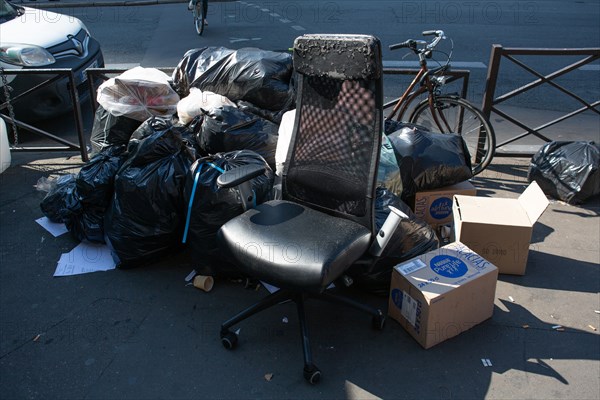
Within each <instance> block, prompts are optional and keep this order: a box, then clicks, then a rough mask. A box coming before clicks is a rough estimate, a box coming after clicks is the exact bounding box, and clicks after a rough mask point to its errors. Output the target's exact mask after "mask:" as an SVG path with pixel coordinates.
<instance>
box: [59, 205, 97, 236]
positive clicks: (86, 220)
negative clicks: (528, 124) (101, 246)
mask: <svg viewBox="0 0 600 400" xmlns="http://www.w3.org/2000/svg"><path fill="white" fill-rule="evenodd" d="M65 225H66V227H67V229H68V230H69V233H70V234H71V236H72V237H73V238H74V239H75V240H78V241H80V242H83V241H84V240H87V241H89V242H96V243H104V209H100V208H96V207H91V208H86V207H85V206H83V207H82V208H81V209H80V212H77V213H72V214H71V215H70V216H69V217H68V218H66V220H65Z"/></svg>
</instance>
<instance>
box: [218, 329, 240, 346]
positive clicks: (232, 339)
mask: <svg viewBox="0 0 600 400" xmlns="http://www.w3.org/2000/svg"><path fill="white" fill-rule="evenodd" d="M237 342H238V336H237V335H236V334H235V333H233V332H231V331H225V332H222V333H221V344H222V345H223V347H225V348H226V349H227V350H233V349H235V346H236V345H237Z"/></svg>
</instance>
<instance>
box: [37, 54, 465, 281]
mask: <svg viewBox="0 0 600 400" xmlns="http://www.w3.org/2000/svg"><path fill="white" fill-rule="evenodd" d="M294 97H295V88H294V79H293V66H292V58H291V55H290V54H289V53H279V52H272V51H265V50H260V49H255V48H244V49H239V50H232V49H227V48H224V47H205V48H199V49H193V50H190V51H188V52H187V53H186V54H185V55H184V57H183V58H182V60H181V61H180V62H179V64H178V65H177V67H176V68H175V70H174V71H173V73H172V76H171V77H169V76H167V75H166V74H165V73H163V72H161V71H159V70H157V69H152V68H142V67H136V68H133V69H131V70H128V71H126V72H124V73H123V74H121V75H119V76H117V77H115V78H111V79H109V80H108V81H106V82H105V83H104V84H102V85H101V86H100V87H99V88H98V92H97V100H98V102H99V104H100V105H99V107H98V108H97V110H96V114H95V118H94V122H93V127H92V135H91V144H92V159H91V160H90V161H89V162H88V163H87V164H85V165H84V166H83V167H82V168H81V170H80V172H79V173H78V174H76V175H75V174H72V175H65V176H62V177H59V178H58V179H54V180H52V181H48V183H49V184H48V185H46V191H48V193H47V195H46V196H45V197H44V199H43V200H42V202H41V204H40V206H41V209H42V211H43V212H44V214H45V215H46V216H48V218H50V219H51V220H53V221H56V222H64V223H65V224H66V226H67V228H68V229H69V231H70V232H71V234H72V236H73V237H74V238H76V239H77V240H88V241H94V242H105V243H106V244H107V245H108V246H109V248H110V249H111V251H112V254H113V257H114V258H115V261H116V262H117V265H118V266H119V267H120V268H130V267H136V266H140V265H144V264H147V263H149V262H152V261H154V260H155V259H156V257H157V256H160V255H166V254H171V253H173V252H176V251H179V250H182V249H184V250H185V252H186V254H187V255H188V256H189V259H190V261H191V263H193V264H194V266H195V268H196V270H197V272H199V273H201V274H203V275H213V276H227V277H238V276H239V275H240V273H239V271H238V270H237V269H236V268H235V267H234V265H233V263H230V262H229V261H228V260H227V257H226V255H224V254H222V253H221V252H220V251H219V249H218V245H217V232H218V230H219V228H220V227H221V226H222V225H223V224H224V223H226V222H227V221H229V220H230V219H232V218H234V217H236V216H238V215H240V214H241V213H242V212H243V211H244V207H243V204H244V202H243V201H242V199H241V195H240V192H239V189H238V188H220V187H219V186H218V185H217V183H216V182H217V178H218V177H219V176H220V175H221V174H222V173H223V172H225V171H228V170H231V169H233V168H236V167H240V166H244V165H260V166H263V167H264V171H265V172H264V173H263V174H262V175H260V176H258V177H256V178H253V179H252V181H251V187H252V191H253V200H254V202H255V203H256V204H259V203H261V202H264V201H267V200H270V199H271V198H274V197H275V196H277V193H280V192H281V190H280V189H279V190H274V181H275V173H274V171H275V170H276V169H277V168H278V170H277V171H278V174H279V175H281V170H282V169H283V168H284V166H285V164H286V160H285V158H286V156H287V148H288V144H289V141H290V138H291V133H292V129H293V122H294V107H295V104H294V100H295V98H294ZM284 115H287V117H286V118H284V117H283V116H284ZM282 122H283V123H282ZM280 132H283V133H284V135H283V139H282V140H281V141H280V140H279V135H280ZM382 135H383V136H382V146H381V151H380V163H379V166H378V171H377V186H378V188H377V197H376V203H375V209H376V210H375V211H376V224H377V226H378V228H379V227H381V225H382V224H383V221H384V220H385V218H386V217H387V216H388V215H389V212H390V211H389V208H388V206H390V205H392V206H394V207H397V208H399V209H400V210H402V211H403V212H404V213H405V214H406V215H407V216H408V218H406V219H404V220H402V221H401V223H400V226H399V227H398V229H397V231H396V232H395V233H394V234H393V236H392V238H391V241H390V243H389V245H388V247H387V248H386V249H385V251H384V254H383V255H382V257H381V258H380V259H378V260H377V262H375V263H374V264H373V265H370V266H369V267H368V268H365V267H364V266H358V265H357V266H354V267H352V269H351V270H350V275H351V276H352V278H353V279H354V281H355V282H356V283H357V285H359V286H360V287H363V288H365V289H368V290H371V291H380V292H382V293H383V292H385V291H387V286H388V285H389V282H390V279H391V271H392V268H393V266H394V265H396V264H398V263H400V262H402V261H404V260H407V259H410V258H412V257H415V256H418V255H420V254H422V253H424V252H427V251H430V250H432V249H435V248H437V247H438V246H439V242H438V239H437V237H436V233H435V231H434V229H433V228H431V227H430V226H429V225H427V224H426V223H425V222H424V221H421V220H419V219H418V218H417V217H415V215H414V214H413V212H412V211H411V209H410V198H411V196H413V197H414V194H415V193H416V192H417V191H419V190H427V189H433V188H438V187H442V186H447V185H451V184H453V183H458V182H460V181H464V180H467V179H469V178H471V177H472V174H471V166H470V164H469V160H470V157H469V156H468V151H467V150H466V147H465V145H464V142H463V141H462V138H461V137H460V136H456V135H440V134H432V133H430V132H427V131H426V129H424V128H422V127H418V126H415V125H408V124H399V123H395V122H393V123H392V122H390V121H388V122H387V123H386V126H385V132H382ZM278 145H279V152H277V150H278ZM276 153H277V157H278V158H277V162H276ZM276 164H277V165H276ZM279 178H280V177H279ZM278 182H279V183H278V185H279V186H280V184H281V183H280V181H278ZM275 189H277V186H276V187H275ZM407 203H408V205H407Z"/></svg>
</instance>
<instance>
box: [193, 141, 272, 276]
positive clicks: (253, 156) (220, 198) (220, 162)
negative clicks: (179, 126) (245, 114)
mask: <svg viewBox="0 0 600 400" xmlns="http://www.w3.org/2000/svg"><path fill="white" fill-rule="evenodd" d="M244 165H261V166H265V167H266V171H265V173H264V174H262V175H260V176H258V177H256V178H254V179H252V181H251V184H252V190H253V191H254V199H255V202H256V204H260V203H262V202H264V201H266V200H269V195H270V193H271V189H272V187H273V178H274V174H273V171H272V170H271V168H270V167H269V166H268V164H267V163H266V161H265V160H264V159H263V158H262V157H261V156H260V155H259V154H258V153H255V152H253V151H250V150H240V151H233V152H229V153H219V154H215V155H214V156H209V157H204V158H200V159H198V160H196V162H195V163H194V165H192V167H191V169H190V172H189V174H188V176H187V182H186V185H185V201H186V208H187V216H186V225H185V230H184V234H183V238H182V241H183V242H184V243H186V245H187V246H188V251H189V255H190V257H191V258H192V260H193V261H194V263H195V264H197V265H198V266H197V267H196V270H197V271H198V272H199V273H200V274H203V275H215V276H228V277H233V276H240V273H239V272H238V271H237V269H236V267H235V266H234V265H233V264H232V263H230V262H227V261H226V259H225V256H226V254H222V253H221V252H220V250H219V248H218V244H217V241H216V235H217V231H218V230H219V228H221V226H222V225H223V224H224V223H226V222H227V221H229V220H230V219H232V218H234V217H236V216H238V215H240V214H242V213H243V212H244V210H243V206H242V201H241V199H240V197H239V191H238V190H237V188H229V189H224V188H220V187H218V186H217V178H218V177H219V176H220V175H221V174H222V173H223V172H224V171H229V170H231V169H233V168H236V167H241V166H244Z"/></svg>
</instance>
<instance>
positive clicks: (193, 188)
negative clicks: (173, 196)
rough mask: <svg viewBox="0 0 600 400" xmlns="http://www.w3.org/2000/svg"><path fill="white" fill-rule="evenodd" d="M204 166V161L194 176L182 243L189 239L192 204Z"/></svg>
mask: <svg viewBox="0 0 600 400" xmlns="http://www.w3.org/2000/svg"><path fill="white" fill-rule="evenodd" d="M203 166H204V163H202V164H200V165H199V166H198V171H196V176H194V186H192V195H191V196H190V202H189V203H188V210H187V216H186V218H185V228H184V229H183V239H181V243H185V242H186V241H187V234H188V231H189V229H190V219H191V218H192V204H194V196H195V195H196V187H197V186H198V179H199V178H200V172H202V167H203Z"/></svg>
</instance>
